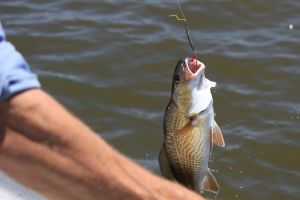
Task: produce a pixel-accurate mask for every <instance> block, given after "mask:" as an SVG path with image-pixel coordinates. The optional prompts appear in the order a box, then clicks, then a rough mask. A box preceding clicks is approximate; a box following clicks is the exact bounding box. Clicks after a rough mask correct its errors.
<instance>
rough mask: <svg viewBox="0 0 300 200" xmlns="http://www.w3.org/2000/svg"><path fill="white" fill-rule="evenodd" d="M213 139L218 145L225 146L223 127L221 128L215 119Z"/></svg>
mask: <svg viewBox="0 0 300 200" xmlns="http://www.w3.org/2000/svg"><path fill="white" fill-rule="evenodd" d="M213 141H214V143H215V144H216V145H218V146H220V147H225V141H224V138H223V135H222V132H221V129H220V128H219V126H218V124H217V122H216V121H214V125H213Z"/></svg>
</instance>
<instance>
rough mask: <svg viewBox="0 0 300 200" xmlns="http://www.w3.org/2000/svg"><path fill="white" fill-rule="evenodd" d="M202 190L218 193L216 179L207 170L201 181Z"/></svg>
mask: <svg viewBox="0 0 300 200" xmlns="http://www.w3.org/2000/svg"><path fill="white" fill-rule="evenodd" d="M202 189H203V190H206V191H210V192H215V193H217V192H219V190H220V188H219V185H218V183H217V180H216V178H215V177H214V175H213V174H212V173H211V171H210V170H209V169H208V171H207V173H206V175H205V177H204V179H203V182H202Z"/></svg>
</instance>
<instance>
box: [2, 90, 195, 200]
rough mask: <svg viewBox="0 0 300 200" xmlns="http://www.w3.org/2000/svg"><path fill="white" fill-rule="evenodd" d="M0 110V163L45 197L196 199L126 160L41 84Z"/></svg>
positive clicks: (188, 192) (193, 195)
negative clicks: (0, 142) (0, 137)
mask: <svg viewBox="0 0 300 200" xmlns="http://www.w3.org/2000/svg"><path fill="white" fill-rule="evenodd" d="M37 96H38V98H35V97H37ZM24 102H26V103H24ZM5 112H7V114H5ZM1 113H2V115H5V116H6V117H2V119H5V118H6V119H7V122H3V124H6V123H7V128H6V130H5V131H6V136H5V139H4V142H3V145H2V148H1V149H0V168H1V169H3V170H4V171H6V172H7V173H9V174H10V175H11V176H12V177H14V178H16V179H17V180H19V181H21V182H23V183H24V184H26V185H28V186H30V187H32V188H34V189H36V190H37V191H39V192H41V193H42V194H44V195H46V196H47V197H49V198H50V199H83V198H84V199H183V198H184V199H188V198H190V199H201V198H200V197H199V196H198V195H196V194H194V193H192V192H190V191H188V190H186V189H184V188H182V187H181V186H179V185H177V184H173V183H169V182H167V181H165V180H163V179H161V178H159V177H156V176H154V175H152V174H150V173H149V172H147V171H146V170H144V169H142V168H141V167H139V166H137V165H136V164H134V163H132V162H131V161H129V160H128V159H127V158H125V157H124V156H122V155H121V154H119V153H118V152H116V151H115V150H113V149H112V148H111V147H110V146H109V145H107V144H106V143H105V142H104V141H103V140H102V139H101V138H99V137H98V136H97V135H96V134H94V133H93V132H92V131H91V130H90V129H89V128H88V127H86V126H85V125H84V124H82V123H81V122H80V121H79V120H77V119H76V118H74V117H73V116H72V115H71V114H69V113H68V112H67V111H65V109H64V108H63V107H61V106H60V105H59V104H58V103H57V102H56V101H55V100H53V99H52V98H51V97H49V96H48V95H47V94H45V93H44V92H43V91H41V90H31V91H28V92H25V93H22V94H20V95H17V96H16V97H14V98H13V99H11V100H10V101H9V102H8V103H7V104H6V105H4V104H2V105H1ZM0 126H1V125H0ZM2 127H3V126H2ZM33 174H34V175H33ZM32 177H34V179H33V178H32Z"/></svg>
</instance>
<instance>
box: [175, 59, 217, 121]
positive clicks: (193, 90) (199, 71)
mask: <svg viewBox="0 0 300 200" xmlns="http://www.w3.org/2000/svg"><path fill="white" fill-rule="evenodd" d="M204 72H205V65H204V63H202V62H200V61H199V60H197V59H194V58H190V57H186V58H183V59H180V60H179V61H178V63H177V65H176V67H175V70H174V74H173V83H172V94H171V98H172V100H173V101H174V103H175V104H176V105H177V107H178V109H179V111H180V112H182V113H183V114H185V115H186V116H187V117H191V116H194V115H196V114H198V113H200V112H201V111H203V110H205V109H206V108H207V107H208V106H209V105H210V103H211V102H212V95H211V91H210V88H211V87H215V85H216V83H215V82H212V81H209V80H208V79H206V78H205V73H204Z"/></svg>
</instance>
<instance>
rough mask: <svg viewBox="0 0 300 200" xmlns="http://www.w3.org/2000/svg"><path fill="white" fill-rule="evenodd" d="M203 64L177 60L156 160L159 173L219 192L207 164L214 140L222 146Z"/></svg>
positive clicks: (192, 186) (197, 188) (194, 187)
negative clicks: (160, 144)
mask: <svg viewBox="0 0 300 200" xmlns="http://www.w3.org/2000/svg"><path fill="white" fill-rule="evenodd" d="M204 71H205V65H204V63H202V62H200V61H199V60H198V59H196V58H195V57H192V58H190V57H186V58H182V59H180V60H179V61H178V63H177V65H176V67H175V70H174V74H173V81H172V90H171V97H170V100H169V103H168V105H167V107H166V110H165V114H164V119H163V130H164V139H163V144H162V147H161V150H160V152H159V156H158V161H159V166H160V170H161V172H162V175H163V176H164V177H165V178H167V179H169V180H173V181H176V182H178V183H180V184H182V185H184V186H186V187H187V188H190V189H192V190H194V191H196V192H198V193H204V191H209V192H213V193H218V192H219V190H220V188H219V185H218V183H217V181H216V178H215V177H214V175H213V174H212V172H211V170H210V169H209V168H208V161H209V159H210V155H211V152H212V149H213V144H216V145H217V146H220V147H225V141H224V138H223V135H222V132H221V129H220V128H219V126H218V124H217V123H216V121H215V113H214V108H213V97H212V94H211V88H213V87H215V86H216V83H215V82H213V81H210V80H208V79H207V78H206V77H205V73H204Z"/></svg>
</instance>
